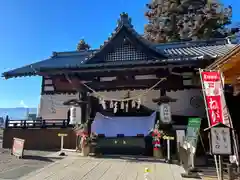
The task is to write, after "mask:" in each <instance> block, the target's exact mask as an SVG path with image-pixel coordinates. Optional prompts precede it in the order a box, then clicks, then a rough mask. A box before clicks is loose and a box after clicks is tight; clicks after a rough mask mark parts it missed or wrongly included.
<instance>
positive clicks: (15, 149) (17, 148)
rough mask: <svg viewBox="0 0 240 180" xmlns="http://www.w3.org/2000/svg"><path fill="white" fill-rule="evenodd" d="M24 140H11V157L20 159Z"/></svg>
mask: <svg viewBox="0 0 240 180" xmlns="http://www.w3.org/2000/svg"><path fill="white" fill-rule="evenodd" d="M24 143H25V140H24V139H19V138H13V145H12V155H14V156H16V157H18V158H22V157H23V151H24Z"/></svg>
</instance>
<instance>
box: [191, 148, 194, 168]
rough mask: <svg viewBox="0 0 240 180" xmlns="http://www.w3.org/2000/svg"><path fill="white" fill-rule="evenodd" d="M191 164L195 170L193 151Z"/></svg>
mask: <svg viewBox="0 0 240 180" xmlns="http://www.w3.org/2000/svg"><path fill="white" fill-rule="evenodd" d="M191 162H192V163H191V164H192V168H193V169H194V168H195V166H194V163H195V162H194V153H193V151H191Z"/></svg>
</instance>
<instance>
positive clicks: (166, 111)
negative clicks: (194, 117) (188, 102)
mask: <svg viewBox="0 0 240 180" xmlns="http://www.w3.org/2000/svg"><path fill="white" fill-rule="evenodd" d="M159 108H160V120H161V121H162V122H163V123H166V124H169V123H171V121H172V115H171V107H170V105H169V104H167V103H163V104H161V105H160V106H159Z"/></svg>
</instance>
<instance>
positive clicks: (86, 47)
mask: <svg viewBox="0 0 240 180" xmlns="http://www.w3.org/2000/svg"><path fill="white" fill-rule="evenodd" d="M89 49H90V46H89V45H88V44H87V43H86V42H85V40H84V39H81V40H80V41H79V43H78V45H77V51H86V50H89Z"/></svg>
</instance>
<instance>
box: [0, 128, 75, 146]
mask: <svg viewBox="0 0 240 180" xmlns="http://www.w3.org/2000/svg"><path fill="white" fill-rule="evenodd" d="M58 133H66V134H68V136H67V137H65V138H64V148H67V149H75V148H76V137H75V134H74V132H73V130H72V128H66V129H21V128H18V129H4V132H3V144H2V146H3V148H11V147H12V141H13V138H14V137H16V138H21V139H25V149H30V150H60V137H58Z"/></svg>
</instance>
